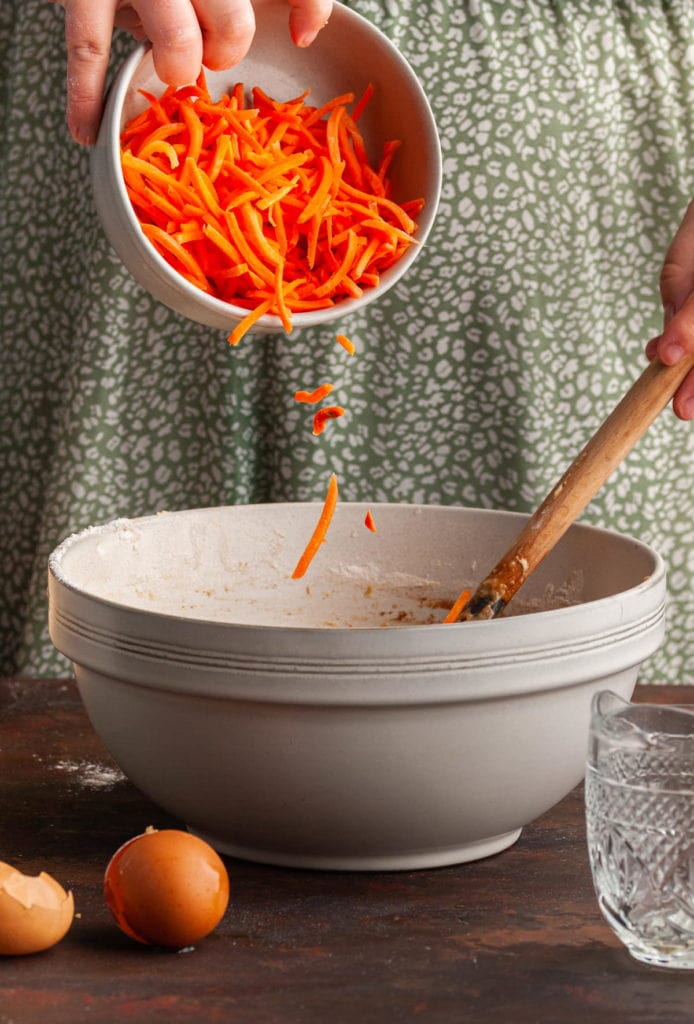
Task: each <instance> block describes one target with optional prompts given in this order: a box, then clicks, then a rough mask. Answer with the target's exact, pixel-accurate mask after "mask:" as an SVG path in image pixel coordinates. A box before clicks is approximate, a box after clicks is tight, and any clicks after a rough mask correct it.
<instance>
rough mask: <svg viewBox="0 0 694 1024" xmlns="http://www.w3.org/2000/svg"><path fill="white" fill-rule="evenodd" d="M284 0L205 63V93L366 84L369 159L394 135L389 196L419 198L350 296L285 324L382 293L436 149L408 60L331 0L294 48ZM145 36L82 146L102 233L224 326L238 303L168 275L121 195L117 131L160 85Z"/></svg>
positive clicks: (199, 316)
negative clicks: (367, 284)
mask: <svg viewBox="0 0 694 1024" xmlns="http://www.w3.org/2000/svg"><path fill="white" fill-rule="evenodd" d="M288 11H289V7H288V4H287V2H286V0H264V2H263V4H262V9H260V10H259V11H258V16H257V29H256V33H255V36H254V39H253V43H252V45H251V48H250V50H249V52H248V54H247V55H246V57H245V58H244V59H243V60H242V61H241V62H240V63H239V64H237V65H236V66H235V67H233V68H231V69H230V70H228V71H206V78H207V82H208V86H209V89H210V93H211V95H212V96H213V98H215V99H216V98H218V97H219V96H221V95H222V94H223V93H224V92H227V91H229V90H230V89H231V88H232V87H233V85H234V84H235V83H236V82H243V83H244V85H246V86H247V87H248V88H250V87H252V86H260V87H261V88H262V89H263V90H264V91H265V92H266V93H268V94H269V95H270V96H272V97H273V98H275V99H278V100H287V99H291V98H293V97H295V96H297V95H299V94H300V93H302V92H304V91H305V90H306V89H307V88H308V89H310V90H311V92H310V96H309V98H308V102H310V103H311V104H314V105H316V106H320V105H321V104H323V103H325V102H327V101H328V100H330V99H333V98H334V97H335V96H339V95H341V94H343V93H346V92H353V93H354V94H355V96H356V97H359V96H360V95H361V94H362V92H363V91H364V89H365V88H366V87H367V86H368V85H369V84H370V83H371V84H373V86H374V89H375V94H374V96H373V98H372V100H371V102H370V103H369V104H368V106H367V108H366V110H365V112H364V114H363V115H362V118H361V120H360V122H359V124H360V128H361V130H362V132H363V134H364V138H365V142H366V144H367V149H368V150H369V153H370V156H371V157H372V159H374V160H376V159H377V158H378V156H379V154H380V152H381V148H382V146H383V143H384V142H385V141H386V140H389V139H400V140H401V142H402V146H401V147H400V149H399V150H398V152H397V153H396V156H395V159H394V161H393V164H392V170H391V174H390V177H391V179H392V183H393V198H394V199H395V200H397V201H399V202H406V201H407V200H410V199H417V198H420V197H422V198H424V199H425V206H424V209H423V210H422V212H421V214H420V215H419V216H418V218H417V221H418V230H417V234H416V238H417V244H414V245H411V246H410V247H409V249H408V250H407V251H406V252H405V254H404V255H403V256H402V257H401V259H400V260H398V262H397V263H396V264H395V265H394V266H393V267H391V268H389V269H388V270H387V271H385V272H384V273H383V274H382V276H381V280H380V283H379V285H378V286H377V287H375V288H368V289H365V290H364V292H363V295H362V296H361V297H360V298H349V299H345V300H343V301H341V302H339V303H337V304H336V305H335V306H332V307H330V308H328V309H324V310H318V311H315V312H306V313H295V314H294V315H293V318H292V320H293V326H294V328H295V329H300V328H302V327H312V326H316V325H318V324H322V323H329V322H332V321H335V320H338V319H340V318H342V317H343V316H346V315H347V314H348V313H351V312H354V311H355V310H358V309H360V308H362V307H363V306H365V305H366V304H367V303H370V302H373V301H375V300H376V299H378V298H379V297H380V296H382V295H383V294H384V293H385V292H386V291H388V289H390V288H392V287H393V285H394V284H395V283H396V281H398V280H399V279H400V278H401V277H402V275H403V274H404V273H405V272H406V271H407V270H408V269H409V267H410V266H411V264H412V262H413V261H414V260H415V259H416V257H417V255H418V253H419V252H420V251H421V248H422V244H423V243H424V241H425V239H426V237H427V235H428V234H429V231H430V229H431V226H432V224H433V221H434V216H435V213H436V208H437V206H438V201H439V195H440V191H441V153H440V147H439V140H438V135H437V131H436V124H435V122H434V118H433V115H432V112H431V109H430V107H429V104H428V102H427V99H426V96H425V94H424V92H423V90H422V87H421V85H420V83H419V81H418V79H417V77H416V75H415V74H414V72H413V71H412V69H411V68H410V66H409V64H408V63H407V61H406V60H405V58H404V57H403V56H402V54H401V53H400V52H399V51H398V50H397V48H396V47H395V46H394V45H393V44H392V43H391V42H390V40H389V39H388V38H387V37H386V36H385V35H383V33H382V32H380V31H379V30H378V29H377V28H375V26H374V25H372V24H371V23H370V22H369V21H367V20H366V18H363V17H362V16H361V15H359V14H357V13H356V12H354V11H352V10H350V9H349V8H348V7H345V6H344V5H343V4H341V3H337V2H336V3H335V4H334V9H333V13H332V15H331V17H330V20H329V22H328V24H327V26H326V27H325V28H324V29H322V31H321V32H320V33H319V35H318V37H317V39H316V41H315V42H314V43H312V44H311V46H309V47H306V48H299V47H297V46H295V45H294V44H293V43H292V42H291V39H290V35H289V29H288V16H289V15H288ZM164 88H165V86H164V83H163V82H161V80H160V79H159V78H158V77H157V75H156V73H155V71H154V65H153V62H152V55H151V50H150V48H149V46H148V45H147V44H142V45H141V46H140V47H138V48H137V49H136V50H135V51H134V52H133V53H132V54H131V56H130V57H129V58H128V59H127V60H126V61H125V63H124V64H123V66H122V67H121V69H120V70H119V72H118V74H117V76H116V78H115V80H114V82H113V85H112V87H111V89H110V90H109V93H108V96H107V99H106V105H105V109H104V115H103V119H102V122H101V127H100V130H99V135H98V139H97V142H96V145H95V146H94V147H93V148H92V155H91V177H92V187H93V192H94V202H95V205H96V209H97V212H98V214H99V217H100V219H101V222H102V225H103V227H104V230H105V232H106V235H107V237H108V239H109V241H110V243H111V245H112V246H113V248H114V250H115V251H116V253H117V254H118V256H119V257H120V259H121V260H122V262H123V264H124V265H125V267H126V268H127V269H128V271H129V272H130V273H131V274H132V276H133V277H134V278H135V279H136V280H137V281H138V282H139V283H140V284H141V285H142V286H143V287H144V288H146V289H147V291H149V292H150V293H151V294H152V295H153V296H154V297H155V298H156V299H158V300H159V301H160V302H163V303H164V304H165V305H167V306H169V307H170V308H171V309H174V310H176V311H177V312H179V313H182V314H183V315H184V316H186V317H188V318H189V319H191V320H195V321H198V322H200V323H203V324H207V325H208V326H210V327H218V328H222V329H227V330H231V329H232V328H233V327H234V326H235V324H237V323H238V322H239V320H241V319H242V318H243V317H244V316H245V315H246V314H247V313H248V310H247V309H243V308H241V307H240V306H234V305H232V304H230V303H227V302H223V301H221V300H220V299H217V298H214V297H213V296H210V295H207V294H205V293H204V292H203V291H201V290H200V289H198V288H196V287H195V286H194V285H192V284H190V283H189V282H188V281H187V280H186V279H185V278H184V277H183V276H181V275H180V274H178V273H177V272H176V271H175V270H174V269H173V268H172V267H171V266H170V265H169V264H168V263H167V261H166V260H165V259H163V258H162V257H161V256H160V255H159V253H158V252H157V251H156V249H155V248H154V246H152V245H151V244H150V242H149V241H148V240H147V239H146V238H145V236H144V234H143V232H142V230H141V228H140V226H139V223H138V220H137V216H136V214H135V212H134V211H133V208H132V205H131V203H130V200H129V198H128V195H127V192H126V189H125V183H124V181H123V174H122V170H121V164H120V133H121V130H122V128H123V127H124V126H125V124H126V123H127V122H128V121H129V120H130V119H131V118H132V117H133V116H135V115H136V114H137V113H139V112H140V111H141V110H142V109H144V107H145V106H146V100H145V99H144V97H142V96H141V95H140V94H139V92H138V90H139V89H145V90H147V91H149V92H151V93H154V94H161V92H163V90H164ZM282 329H283V328H282V324H281V322H280V320H279V318H278V317H276V316H270V315H267V314H266V315H265V316H263V317H261V318H260V319H259V320H258V321H257V323H256V324H255V326H254V328H253V330H254V332H256V333H263V332H270V331H281V330H282Z"/></svg>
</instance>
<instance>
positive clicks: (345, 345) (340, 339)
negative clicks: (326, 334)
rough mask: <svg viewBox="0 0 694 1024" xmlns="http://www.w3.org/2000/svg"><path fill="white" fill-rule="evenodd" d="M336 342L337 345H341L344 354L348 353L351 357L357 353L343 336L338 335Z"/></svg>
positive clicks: (352, 344) (351, 343)
mask: <svg viewBox="0 0 694 1024" xmlns="http://www.w3.org/2000/svg"><path fill="white" fill-rule="evenodd" d="M336 340H337V343H338V345H342V347H343V349H344V350H345V352H348V353H349V355H351V356H353V355H354V353H355V352H356V351H357V350H356V348H355V346H354V343H353V342H351V341H350V340H349V338H348V337H347V336H346V335H345V334H338V335H337V337H336Z"/></svg>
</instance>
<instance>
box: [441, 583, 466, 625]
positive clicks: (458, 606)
mask: <svg viewBox="0 0 694 1024" xmlns="http://www.w3.org/2000/svg"><path fill="white" fill-rule="evenodd" d="M471 595H472V591H471V590H469V589H466V590H463V591H462V593H461V594H460V595H459V596H458V598H456V600H455V602H454V604H453V605H452V607H451V610H450V611H449V612H448V614H447V615H446V618H445V619H444V620H443V622H444V623H445V624H448V623H450V622H457V620H458V616H459V615H460V613H461V612H462V610H463V608H464V607H465V605H466V604H467V603H468V601H469V600H470V597H471Z"/></svg>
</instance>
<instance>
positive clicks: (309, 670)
mask: <svg viewBox="0 0 694 1024" xmlns="http://www.w3.org/2000/svg"><path fill="white" fill-rule="evenodd" d="M343 505H344V506H345V507H347V508H349V507H351V508H353V509H357V510H359V511H361V510H362V509H365V508H366V507H367V505H366V504H365V503H360V502H354V503H349V502H344V503H343ZM244 507H245V508H249V507H251V508H253V507H256V508H264V507H267V506H264V505H260V506H244ZM295 507H308V508H310V509H311V510H312V511H315V512H316V513H317V511H318V509H319V508H320V505H319V504H318V503H313V502H305V503H302V502H298V503H295ZM368 507H370V508H375V509H377V508H378V505H377V504H375V503H371V504H370V505H369V506H368ZM402 507H407V508H408V509H416V508H428V509H429V510H430V509H431V508H432V507H438V508H441V509H450V506H417V505H403V506H402ZM188 511H189V513H197V514H200V513H201V512H204V511H206V510H199V509H198V510H188ZM209 511H219V510H214V509H210V510H209ZM468 511H470V512H480V513H485V512H488V513H490V514H492V510H488V509H486V510H485V509H477V510H475V509H470V510H468ZM185 514H186V512H185V511H182V512H178V513H175V512H174V513H169V515H185ZM493 514H494V515H496V516H499V515H503V516H511V517H515V518H518V520H519V521H523V520H524V519H525V518H527V517H526V516H524V515H523V514H521V513H514V512H493ZM155 518H156V516H145V517H141V518H139V519H135V520H125V521H124V520H122V519H120V520H115V521H113V522H112V523H110V524H105V526H104V527H97V528H96V530H108V529H115V528H116V527H117V526H118V525H120V524H123V523H124V522H128V523H140V524H142V523H146V522H147V521H148V520H153V519H155ZM575 528H579V529H581V530H586V531H589V532H596V533H599V534H607V535H608V536H614V537H616V538H619V539H620V541H622V542H628V543H631V544H634V545H636V546H637V547H638V548H639V549H641V550H642V551H643V552H644V553H645V554H647V555H648V557H649V558H650V559H651V560H652V563H653V571H652V573H651V574H649V575H648V577H647V578H646V579H644V580H643V581H641V582H640V583H639V584H637V585H636V586H634V587H630V588H628V589H627V590H624V591H622V592H620V593H619V594H614V595H611V596H609V597H605V598H598V599H596V600H592V601H585V602H582V603H580V604H577V605H571V606H568V607H563V608H555V609H550V610H547V611H538V612H532V613H528V614H525V615H519V616H510V617H508V618H503V619H497V620H495V621H493V622H490V621H484V622H469V623H459V624H456V625H443V624H427V625H402V626H397V627H393V628H383V627H382V626H354V627H341V626H334V627H318V626H291V625H289V626H287V625H283V626H274V625H262V624H239V623H223V622H220V621H216V620H210V619H204V618H195V619H192V618H186V617H185V616H177V615H172V614H168V613H164V614H163V613H159V612H155V611H151V610H149V609H141V608H133V607H132V606H128V605H124V604H123V603H121V602H116V601H109V600H107V599H105V598H102V597H96V596H92V595H88V594H85V593H84V592H83V591H82V590H80V588H78V587H76V586H74V585H73V584H71V583H70V582H69V580H68V579H66V578H65V576H64V574H63V573H62V571H61V559H62V558H63V556H64V555H65V553H66V552H67V551H69V550H70V548H71V547H72V546H73V545H74V544H77V543H79V542H80V541H81V540H82V539H83V538H85V537H88V536H90V535H93V534H94V532H95V528H88V529H87V530H83V531H81V532H79V533H77V534H74V535H73V536H71V537H68V538H67V539H66V540H65V541H63V543H62V544H61V545H59V547H58V548H56V550H55V551H54V552H53V553H52V554H51V556H50V558H49V626H50V632H51V636H52V638H53V640H54V643H56V646H57V647H58V649H59V650H61V652H62V653H63V654H65V655H66V656H67V657H69V658H71V659H72V660H74V661H78V662H79V663H80V664H84V665H86V666H87V667H91V668H93V669H95V670H97V671H104V665H105V661H106V662H114V660H115V661H117V662H118V663H119V665H120V666H121V669H123V668H124V667H125V666H129V668H128V675H129V676H130V677H132V681H137V682H139V683H141V684H142V685H150V686H154V687H157V688H170V689H176V690H186V689H188V688H189V687H190V685H191V684H190V677H191V675H194V676H195V678H196V683H195V686H194V689H195V690H196V692H200V693H202V692H207V693H210V694H213V695H216V696H228V695H229V691H228V690H226V689H225V682H224V680H225V678H226V677H227V676H228V675H229V673H233V674H237V675H238V676H239V677H242V678H243V679H244V680H245V682H243V683H239V681H238V680H237V682H236V683H235V686H237V685H240V687H241V689H243V690H244V692H247V694H248V695H249V696H253V697H254V698H258V697H259V696H260V693H261V690H262V692H263V693H265V694H266V695H272V698H273V699H274V698H276V697H278V696H281V697H282V698H283V699H285V700H305V699H308V698H309V697H310V695H313V696H314V697H315V694H316V692H317V690H316V687H318V688H319V690H320V686H321V683H325V684H327V685H326V686H325V687H324V688H323V696H324V697H325V698H326V702H328V703H340V702H343V701H344V702H349V701H351V700H352V699H353V698H354V692H355V687H354V679H355V677H356V676H358V677H359V681H360V682H359V685H358V686H357V689H358V690H359V691H360V692H361V693H362V697H365V698H366V699H367V700H368V701H369V702H374V703H378V702H382V701H384V700H385V702H390V701H391V700H393V699H401V698H402V697H403V696H406V695H407V694H408V692H409V693H410V699H411V697H412V693H413V692H414V691H413V690H411V688H412V687H415V688H417V685H416V680H417V678H418V677H420V676H421V675H422V674H431V675H432V676H434V675H435V676H436V677H437V680H436V682H435V683H434V684H433V685H432V689H431V690H427V693H426V695H423V694H421V692H418V695H417V699H418V700H422V699H423V698H426V699H433V700H437V701H438V700H442V699H452V698H453V697H454V696H459V695H460V692H461V683H460V679H459V677H460V674H461V673H464V674H465V676H466V687H467V690H466V692H468V693H472V692H473V691H474V692H477V691H478V689H480V688H481V691H482V692H484V693H485V695H486V696H493V695H495V696H498V695H499V694H500V693H507V692H519V691H523V692H530V691H533V690H537V689H545V688H546V685H545V683H544V682H542V680H540V679H538V678H537V677H538V669H539V666H543V665H544V666H546V665H548V664H550V663H551V664H552V665H553V671H554V679H555V684H556V685H565V684H567V683H569V682H573V683H579V682H581V681H585V680H587V679H589V678H591V677H593V676H594V675H595V658H596V657H600V658H601V659H602V665H603V667H604V668H605V670H606V672H607V670H609V671H621V670H623V669H626V668H629V667H631V666H633V665H635V664H638V663H640V662H641V661H643V660H644V658H645V657H648V656H650V654H652V653H653V652H654V651H655V650H656V649H657V647H658V646H659V643H660V640H661V639H662V633H663V629H664V617H665V597H666V595H665V567H664V563H663V560H662V558H661V556H660V555H659V554H658V553H657V552H656V551H654V550H653V549H652V548H651V547H650V546H648V545H646V544H644V543H643V542H641V541H637V540H635V539H633V538H631V537H628V536H627V535H625V534H622V533H617V532H616V531H612V530H606V529H604V528H601V527H595V526H590V525H588V524H576V527H575ZM572 529H573V528H572ZM626 605H628V606H629V607H628V614H626V613H625V606H626ZM531 619H532V628H533V630H534V631H536V632H537V633H538V634H539V636H540V639H538V640H532V641H528V639H527V633H528V628H529V620H531ZM596 620H597V621H598V622H599V623H600V627H599V628H598V629H596V628H595V621H596ZM589 623H590V626H589ZM172 635H173V636H175V637H176V641H175V642H174V643H172V642H171V636H172ZM270 636H272V647H271V648H270V645H269V643H268V640H269V637H270ZM492 640H493V643H492V642H490V641H492ZM365 649H368V651H369V653H368V654H364V650H365ZM270 651H271V653H269V652H270ZM77 654H79V655H80V656H81V657H76V655H77ZM104 659H105V661H104ZM163 666H165V667H166V679H163V678H161V673H162V667H163ZM509 673H511V674H513V676H514V680H515V682H514V683H513V685H511V689H510V690H509V685H510V684H509V680H508V679H507V678H506V675H508V674H509ZM498 676H501V677H502V678H495V677H498ZM288 677H289V678H291V680H292V684H291V690H292V692H289V690H290V688H289V685H288V684H287V682H286V680H287V678H288ZM261 680H262V683H260V682H259V681H261ZM259 686H260V689H259ZM338 686H339V688H340V689H336V687H338ZM345 686H346V687H347V689H344V687H345ZM374 687H375V689H374ZM348 691H349V692H348ZM369 691H370V692H369ZM410 691H411V692H410Z"/></svg>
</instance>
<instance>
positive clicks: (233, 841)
mask: <svg viewBox="0 0 694 1024" xmlns="http://www.w3.org/2000/svg"><path fill="white" fill-rule="evenodd" d="M371 509H372V511H373V516H374V519H375V522H376V526H377V529H378V532H377V533H375V534H374V533H372V532H370V531H369V530H367V529H365V528H364V525H363V520H364V514H365V512H366V506H364V505H360V504H350V503H343V504H341V505H339V506H338V509H337V512H336V513H335V518H334V520H333V523H332V525H331V526H330V530H329V532H328V537H327V540H326V542H325V543H324V544H323V545H322V547H321V548H320V550H319V552H318V554H317V555H316V558H315V560H314V562H313V564H312V565H311V566H310V568H309V570H308V572H307V574H306V576H305V577H304V578H303V579H299V580H294V579H291V572H292V569H293V567H294V565H295V563H296V561H297V558H298V556H299V554H300V552H301V550H302V549H303V547H304V545H305V542H306V540H307V538H308V536H309V534H310V533H311V531H312V530H313V527H314V525H315V522H316V519H317V516H318V511H319V507H318V506H316V505H314V504H308V503H307V504H274V505H256V506H252V505H248V506H236V507H228V508H212V509H195V510H192V511H186V512H174V513H162V514H159V515H155V516H150V517H147V518H142V519H131V520H123V519H121V520H117V521H115V522H113V523H110V524H108V525H106V526H103V527H97V528H92V529H90V530H87V531H85V532H82V533H80V534H77V535H75V536H73V537H70V538H68V539H67V540H66V541H65V542H64V543H63V544H62V545H61V546H60V547H59V548H58V549H57V550H56V551H55V552H54V553H53V555H52V556H51V559H50V570H49V597H50V632H51V637H52V639H53V642H54V644H55V645H56V647H57V648H58V650H60V651H62V652H63V653H64V654H65V655H67V657H68V658H70V659H71V660H72V662H73V663H74V667H75V674H76V678H77V682H78V684H79V688H80V692H81V695H82V699H83V701H84V703H85V706H86V708H87V711H88V713H89V716H90V718H91V720H92V722H93V725H94V728H95V729H96V731H97V733H98V734H99V735H100V736H101V738H102V739H103V740H104V742H105V743H106V745H107V746H108V748H109V749H110V751H111V752H112V754H113V756H114V758H115V759H116V761H117V762H118V763H119V764H120V765H121V767H122V768H123V770H124V771H125V772H126V774H127V775H128V776H129V778H130V779H131V780H132V781H133V782H134V783H135V785H137V786H138V787H139V788H140V789H141V790H142V791H143V792H144V793H146V794H147V795H148V796H150V797H151V798H152V799H153V800H154V801H156V802H157V803H158V804H160V805H161V806H162V807H163V808H166V809H167V810H168V811H169V812H171V813H172V814H174V815H176V816H178V817H179V818H180V819H181V821H182V822H184V823H185V824H186V825H188V827H189V828H191V829H192V830H193V831H195V832H197V833H199V834H201V835H203V836H204V837H205V838H207V839H208V840H209V841H210V842H212V843H213V844H214V845H215V846H216V847H217V848H218V849H219V850H221V851H222V852H225V853H228V854H232V855H234V856H238V857H243V858H248V859H251V860H258V861H265V862H269V863H274V864H285V865H295V866H301V867H313V868H338V869H396V868H417V867H430V866H435V865H442V864H451V863H456V862H461V861H466V860H472V859H476V858H479V857H482V856H486V855H488V854H491V853H495V852H497V851H499V850H502V849H504V848H505V847H507V846H509V845H510V844H511V843H513V842H514V841H515V840H516V839H517V838H518V836H519V834H520V830H521V829H522V827H523V826H524V825H525V824H527V823H529V822H531V821H532V820H533V819H534V818H536V817H538V816H539V815H541V814H542V813H543V812H544V811H546V810H548V809H549V808H550V807H551V806H552V805H553V804H554V803H556V802H557V801H558V800H560V799H561V798H562V797H563V796H564V795H566V794H567V793H568V792H569V791H570V790H571V789H572V788H573V787H574V786H575V785H576V784H577V783H578V782H579V781H580V779H581V778H582V775H583V770H584V762H585V751H586V741H587V740H586V737H587V732H588V723H589V716H590V703H591V698H592V695H593V694H594V693H595V692H596V691H598V690H602V689H606V688H609V689H611V690H613V691H615V692H616V693H619V694H621V695H622V696H623V697H625V698H628V697H629V696H630V695H631V693H632V690H633V688H634V684H635V682H636V677H637V673H638V669H639V665H640V663H641V662H642V661H643V660H644V659H645V658H647V657H648V656H649V655H651V654H652V653H653V652H654V651H655V650H656V649H657V647H658V645H659V644H660V642H661V639H662V635H663V620H664V603H665V575H664V569H663V563H662V560H661V558H660V557H659V556H658V555H657V554H656V553H655V552H654V551H652V550H651V549H650V548H648V547H647V546H646V545H644V544H641V543H639V542H637V541H635V540H632V539H630V538H628V537H624V536H621V535H618V534H615V533H611V532H609V531H606V530H600V529H596V528H592V527H589V526H584V525H575V526H572V527H571V529H570V530H569V531H568V533H567V534H566V535H565V537H564V538H563V539H562V541H561V543H560V544H559V545H558V546H557V548H556V549H555V550H554V552H553V553H552V554H551V556H550V557H549V558H548V559H547V560H546V561H545V563H544V564H543V565H542V566H541V568H540V569H539V570H537V572H536V573H535V574H534V576H533V577H532V578H531V580H530V581H529V582H528V583H527V584H526V586H525V587H524V588H523V591H521V595H519V596H518V597H517V598H516V600H515V601H514V602H513V604H512V606H511V609H513V608H514V605H515V614H508V615H507V617H504V618H502V619H497V620H494V621H486V622H471V623H457V624H453V625H447V624H443V623H442V621H441V620H442V618H443V616H444V614H445V611H446V609H447V608H448V607H449V606H450V604H451V603H452V602H453V600H454V599H455V597H456V596H457V594H458V592H459V590H460V589H461V588H462V587H463V585H464V584H470V583H474V582H475V581H477V580H479V579H480V578H481V577H482V576H483V575H484V574H485V572H486V571H487V570H488V569H489V568H490V567H491V565H492V564H493V563H494V562H495V561H496V559H497V557H498V556H500V555H501V554H502V553H503V551H505V550H506V548H507V547H508V546H509V545H510V543H511V541H512V540H513V539H514V538H515V536H516V535H517V534H518V532H519V531H520V529H521V527H522V525H523V522H524V521H525V517H524V516H522V515H520V514H515V513H507V512H497V511H491V510H479V509H467V508H457V507H438V506H436V507H434V506H418V505H386V504H383V505H378V504H375V505H372V506H371ZM134 824H137V823H134ZM140 824H141V823H140Z"/></svg>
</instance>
